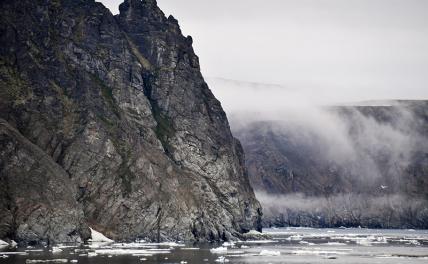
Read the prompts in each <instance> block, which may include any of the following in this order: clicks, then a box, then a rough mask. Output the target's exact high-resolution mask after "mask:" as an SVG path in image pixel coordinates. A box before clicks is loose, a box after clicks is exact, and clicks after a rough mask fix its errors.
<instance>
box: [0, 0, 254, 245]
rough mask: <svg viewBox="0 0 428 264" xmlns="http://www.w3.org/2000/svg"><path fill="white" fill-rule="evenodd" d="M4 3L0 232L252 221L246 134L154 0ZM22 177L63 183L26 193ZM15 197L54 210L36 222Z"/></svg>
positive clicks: (213, 226)
mask: <svg viewBox="0 0 428 264" xmlns="http://www.w3.org/2000/svg"><path fill="white" fill-rule="evenodd" d="M0 8H1V11H0V21H1V24H0V32H1V38H0V43H1V45H0V85H1V87H0V117H1V118H2V119H4V121H2V129H3V130H2V131H6V132H3V134H2V138H1V143H2V146H5V147H4V148H2V150H1V161H0V164H1V166H0V169H1V175H0V176H1V178H0V181H1V186H2V187H1V188H3V189H5V190H2V191H1V194H0V195H2V200H1V206H3V207H4V208H7V210H6V211H5V212H6V213H5V214H7V215H6V217H4V218H3V217H2V218H1V220H0V238H2V237H10V238H13V239H15V240H19V241H24V242H28V241H35V242H37V241H46V240H50V241H63V240H70V239H81V240H84V239H86V238H87V236H88V230H89V229H88V226H91V227H93V228H95V229H96V230H99V231H101V232H102V233H104V234H105V235H106V236H108V237H111V238H113V239H116V240H120V239H134V238H137V237H146V238H150V239H154V240H157V239H185V240H218V239H231V238H233V237H237V236H240V233H243V232H247V231H249V230H251V229H260V215H261V209H260V205H259V203H258V202H257V200H256V199H255V196H254V193H253V190H252V188H251V186H250V184H249V181H248V177H247V172H246V169H245V167H244V157H243V151H242V148H241V146H240V143H239V141H238V140H236V139H235V138H233V136H232V134H231V132H230V129H229V125H228V121H227V118H226V115H225V113H224V112H223V110H222V108H221V105H220V103H219V102H218V101H217V100H216V99H215V97H214V96H213V95H212V93H211V91H210V90H209V88H208V86H207V85H206V83H205V81H204V80H203V77H202V75H201V73H200V68H199V63H198V57H197V56H196V55H195V54H194V52H193V49H192V39H191V37H184V36H183V35H182V34H181V31H180V28H179V26H178V23H177V21H176V20H175V19H174V18H173V17H172V16H170V17H168V18H166V17H165V16H164V14H163V13H162V11H161V10H160V9H159V8H158V7H157V5H156V2H155V1H152V0H144V1H139V0H126V1H125V2H124V3H123V4H122V5H121V6H120V14H119V15H117V16H116V17H114V16H113V15H112V14H111V13H110V12H109V11H108V9H106V8H105V7H104V6H103V5H102V4H100V3H96V2H94V1H90V0H87V1H86V0H79V1H75V0H62V1H60V0H56V1H43V0H36V1H27V0H24V1H12V0H6V1H2V2H1V7H0ZM3 127H4V128H3ZM6 128H7V129H6ZM10 131H13V133H12V132H10ZM22 142H24V143H22ZM34 149H36V150H37V151H33V150H34ZM30 150H31V151H30ZM20 152H25V157H26V158H25V159H17V160H16V161H14V163H13V162H12V161H11V158H10V155H20V154H19V153H20ZM41 156H43V158H40V157H41ZM12 157H13V156H12ZM36 161H37V166H33V165H30V164H32V163H31V162H36ZM45 171H48V172H46V173H45ZM51 174H52V175H51ZM29 179H31V180H32V181H34V182H31V181H30V180H29ZM12 185H13V188H11V187H10V186H12ZM7 186H9V187H7ZM21 186H22V187H21ZM25 186H29V188H30V187H31V188H33V187H34V188H35V186H39V187H40V188H42V189H43V190H49V186H56V187H57V190H56V191H54V190H52V193H50V194H49V195H46V196H45V195H43V197H42V196H40V197H39V196H37V193H35V194H33V193H31V192H30V193H29V196H28V197H21V196H20V195H21V194H20V193H21V192H23V191H25V190H24V189H22V188H25ZM31 188H30V189H31ZM34 192H36V190H35V191H34ZM57 192H59V193H60V194H61V195H60V197H57V196H56V195H57ZM48 193H49V192H48ZM19 199H23V203H25V204H28V205H26V206H28V207H34V206H37V205H38V204H42V205H43V204H44V203H46V205H45V207H46V208H47V209H43V208H45V207H42V209H43V210H53V211H52V212H49V213H44V212H42V213H40V215H42V216H41V217H43V219H45V220H43V221H33V220H32V218H31V217H33V215H34V214H33V213H31V212H27V211H24V210H23V209H21V207H20V206H18V204H17V202H16V200H19ZM55 203H60V204H63V206H59V205H57V204H55ZM2 212H3V210H2ZM70 214H71V215H73V217H70V216H69V215H70ZM21 215H23V216H22V217H21ZM34 217H36V216H34ZM65 219H69V220H67V222H65V223H67V224H66V225H64V224H63V223H64V222H63V223H61V225H59V224H57V221H58V222H61V221H65ZM44 221H46V223H49V225H51V227H50V228H51V229H49V231H46V227H45V226H46V225H45V224H44V223H45V222H44ZM35 222H37V223H35ZM21 226H25V227H24V231H22V230H21ZM26 230H32V233H31V235H29V231H28V232H27V231H26ZM21 231H22V232H21ZM70 234H71V235H70Z"/></svg>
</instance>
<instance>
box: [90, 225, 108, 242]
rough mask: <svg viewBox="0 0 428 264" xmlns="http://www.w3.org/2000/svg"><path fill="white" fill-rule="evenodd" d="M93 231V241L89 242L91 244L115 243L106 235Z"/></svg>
mask: <svg viewBox="0 0 428 264" xmlns="http://www.w3.org/2000/svg"><path fill="white" fill-rule="evenodd" d="M89 229H91V239H90V240H89V241H91V242H114V241H113V240H112V239H110V238H108V237H106V236H105V235H103V234H101V233H100V232H98V231H96V230H94V229H92V228H89Z"/></svg>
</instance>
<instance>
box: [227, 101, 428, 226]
mask: <svg viewBox="0 0 428 264" xmlns="http://www.w3.org/2000/svg"><path fill="white" fill-rule="evenodd" d="M232 124H233V121H232ZM235 128H236V129H234V130H235V131H234V134H235V135H236V136H237V137H238V138H239V139H240V140H241V142H242V144H243V146H244V150H245V153H246V157H247V166H248V170H249V175H250V180H251V182H252V185H253V187H254V188H255V189H256V190H257V191H259V192H260V196H259V198H260V201H261V203H262V205H263V208H264V209H265V211H264V213H265V215H266V216H267V218H266V220H267V221H266V222H267V224H272V223H276V224H281V225H284V224H290V225H309V226H341V225H347V226H358V225H362V226H371V227H388V228H391V227H395V228H396V227H409V228H426V226H427V221H428V206H427V204H428V203H427V201H428V192H427V190H428V180H427V179H428V178H427V175H428V174H427V173H428V170H427V169H428V138H427V135H428V102H427V101H390V102H386V104H384V105H377V106H376V105H375V106H368V105H367V106H338V107H329V108H324V109H317V110H316V111H313V112H309V111H308V113H304V110H303V111H301V116H297V117H296V118H294V117H292V116H288V115H284V116H283V118H282V119H277V120H263V121H260V120H259V121H255V122H249V123H246V124H245V125H243V126H235ZM275 197H276V200H277V201H281V203H282V204H279V203H277V204H274V201H275ZM280 197H281V198H282V200H281V198H280ZM311 204H312V205H311ZM280 218H281V219H280Z"/></svg>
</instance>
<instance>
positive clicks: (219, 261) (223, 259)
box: [215, 256, 229, 263]
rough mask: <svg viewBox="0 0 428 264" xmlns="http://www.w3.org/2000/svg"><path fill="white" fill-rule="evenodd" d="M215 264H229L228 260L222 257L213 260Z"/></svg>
mask: <svg viewBox="0 0 428 264" xmlns="http://www.w3.org/2000/svg"><path fill="white" fill-rule="evenodd" d="M215 262H218V263H226V262H229V260H228V259H227V258H226V257H224V256H220V257H218V258H217V259H216V260H215Z"/></svg>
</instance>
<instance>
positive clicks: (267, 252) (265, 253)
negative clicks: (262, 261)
mask: <svg viewBox="0 0 428 264" xmlns="http://www.w3.org/2000/svg"><path fill="white" fill-rule="evenodd" d="M259 255H260V256H279V255H281V252H279V251H273V250H262V251H261V252H260V254H259Z"/></svg>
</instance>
